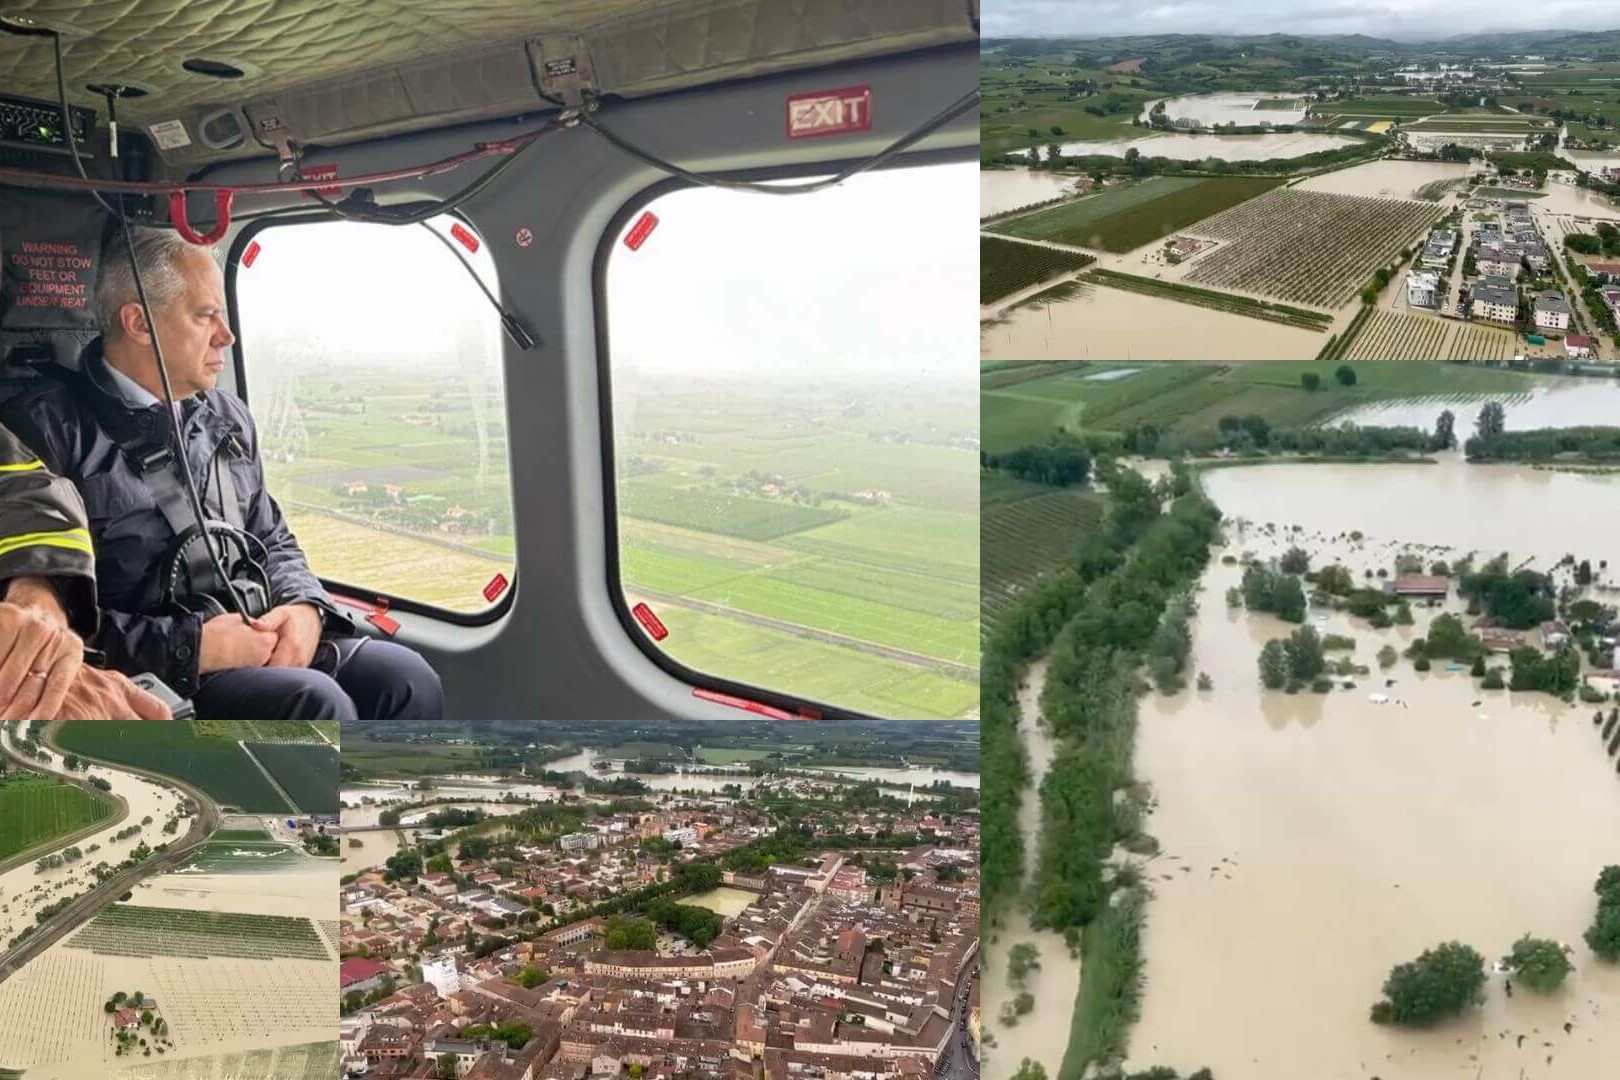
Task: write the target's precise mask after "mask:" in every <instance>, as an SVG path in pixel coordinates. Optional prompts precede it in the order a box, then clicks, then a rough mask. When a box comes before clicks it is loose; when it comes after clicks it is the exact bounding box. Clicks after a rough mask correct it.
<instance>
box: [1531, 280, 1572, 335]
mask: <svg viewBox="0 0 1620 1080" xmlns="http://www.w3.org/2000/svg"><path fill="white" fill-rule="evenodd" d="M1535 320H1536V329H1538V330H1568V329H1569V305H1568V304H1566V303H1565V302H1564V294H1563V293H1561V292H1559V291H1558V290H1556V289H1548V290H1547V291H1546V292H1544V293H1541V294H1540V295H1538V296H1537V297H1536V304H1535Z"/></svg>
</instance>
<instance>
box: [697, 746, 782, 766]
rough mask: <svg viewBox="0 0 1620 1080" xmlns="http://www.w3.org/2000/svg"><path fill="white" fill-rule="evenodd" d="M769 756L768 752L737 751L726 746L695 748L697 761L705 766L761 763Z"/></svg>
mask: <svg viewBox="0 0 1620 1080" xmlns="http://www.w3.org/2000/svg"><path fill="white" fill-rule="evenodd" d="M770 756H771V752H770V751H769V750H737V749H733V748H731V747H728V746H700V747H698V748H697V759H698V760H699V761H701V762H702V763H703V764H705V765H736V764H738V763H739V762H749V761H761V760H763V759H765V758H768V757H770Z"/></svg>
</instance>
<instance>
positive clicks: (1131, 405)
mask: <svg viewBox="0 0 1620 1080" xmlns="http://www.w3.org/2000/svg"><path fill="white" fill-rule="evenodd" d="M1121 366H1124V365H1093V366H1090V367H1082V368H1071V369H1069V370H1066V371H1063V372H1060V373H1058V374H1054V375H1052V376H1049V377H1047V378H1044V379H1035V380H1029V381H1026V382H1023V383H1019V384H1018V385H1016V386H1014V387H1011V388H1005V389H1000V390H994V391H987V392H985V394H984V395H983V399H984V406H983V407H984V414H985V420H984V428H985V432H986V441H985V449H986V450H987V451H989V452H991V453H998V452H1004V451H1007V450H1012V449H1016V448H1017V447H1019V446H1027V445H1031V444H1034V443H1040V442H1044V441H1045V440H1046V439H1047V438H1048V437H1049V436H1050V435H1051V434H1052V432H1053V431H1054V430H1055V428H1054V425H1053V423H1052V422H1051V421H1053V420H1057V421H1061V422H1062V423H1063V424H1064V425H1065V426H1066V427H1068V428H1069V429H1070V430H1076V431H1078V430H1093V431H1123V430H1125V429H1127V428H1130V427H1133V426H1135V425H1137V424H1152V425H1154V426H1155V427H1157V428H1158V429H1159V430H1161V431H1178V432H1183V433H1187V432H1192V431H1204V430H1209V429H1213V428H1215V427H1216V426H1217V425H1218V423H1219V421H1220V418H1221V417H1223V416H1249V415H1258V416H1264V417H1265V418H1266V419H1267V420H1269V421H1271V423H1272V424H1273V425H1275V426H1279V427H1296V426H1302V425H1307V424H1312V423H1316V422H1318V421H1321V420H1323V419H1325V418H1326V417H1328V416H1331V415H1332V414H1334V413H1336V412H1339V411H1341V410H1344V409H1348V408H1352V407H1354V406H1357V405H1364V404H1367V403H1370V402H1374V401H1386V400H1390V399H1393V398H1401V397H1422V396H1428V395H1449V394H1472V393H1481V394H1483V393H1513V392H1518V391H1522V390H1524V389H1526V388H1528V387H1529V386H1530V385H1532V384H1533V383H1534V381H1535V380H1534V378H1533V377H1531V376H1528V375H1524V374H1520V373H1518V372H1513V371H1504V370H1501V369H1498V368H1482V367H1471V366H1466V365H1459V364H1439V363H1434V364H1431V363H1421V362H1398V361H1397V362H1361V363H1356V364H1354V365H1352V366H1353V367H1354V369H1355V372H1356V385H1355V386H1352V387H1343V386H1339V385H1338V384H1337V383H1336V382H1334V381H1333V379H1332V374H1333V372H1332V370H1331V365H1324V364H1321V363H1317V362H1315V361H1279V362H1264V363H1254V364H1240V365H1230V366H1226V365H1217V364H1142V365H1138V370H1137V374H1135V375H1132V376H1130V377H1128V378H1124V379H1120V380H1118V381H1116V382H1108V383H1097V382H1090V381H1087V378H1086V376H1087V375H1090V374H1095V373H1096V372H1098V371H1104V370H1107V369H1108V368H1110V367H1121ZM1307 371H1314V372H1316V373H1317V374H1319V375H1321V376H1322V388H1321V389H1319V390H1317V391H1315V392H1309V391H1306V390H1304V389H1302V388H1301V386H1300V375H1302V374H1303V373H1305V372H1307ZM1035 406H1045V407H1046V411H1045V412H1044V413H1043V412H1039V411H1032V409H1033V407H1035ZM991 431H996V432H998V434H999V439H1000V441H999V442H993V441H991V438H990V435H989V433H990V432H991Z"/></svg>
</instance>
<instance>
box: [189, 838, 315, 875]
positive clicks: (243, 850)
mask: <svg viewBox="0 0 1620 1080" xmlns="http://www.w3.org/2000/svg"><path fill="white" fill-rule="evenodd" d="M298 857H299V856H298V853H297V852H296V851H294V850H293V849H292V848H290V847H288V846H287V845H285V844H276V843H247V842H243V841H239V840H237V841H232V840H221V839H220V836H219V833H215V834H214V835H213V837H212V838H211V839H210V840H209V842H208V843H206V844H204V845H203V846H202V847H201V848H199V849H198V851H197V853H196V854H195V855H193V856H192V857H191V858H190V859H188V860H186V868H187V869H188V870H191V871H197V872H202V873H209V874H273V873H276V872H277V871H279V870H282V869H284V868H285V867H287V865H288V864H290V863H291V862H293V861H294V860H295V859H297V858H298Z"/></svg>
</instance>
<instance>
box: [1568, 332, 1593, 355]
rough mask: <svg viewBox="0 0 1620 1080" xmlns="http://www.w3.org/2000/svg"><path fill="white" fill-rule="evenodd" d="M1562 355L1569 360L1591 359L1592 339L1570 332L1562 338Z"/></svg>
mask: <svg viewBox="0 0 1620 1080" xmlns="http://www.w3.org/2000/svg"><path fill="white" fill-rule="evenodd" d="M1564 355H1565V356H1567V357H1569V358H1570V359H1571V360H1590V359H1592V339H1591V338H1589V337H1582V336H1581V335H1579V334H1571V335H1569V336H1568V337H1566V338H1565V339H1564Z"/></svg>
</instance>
